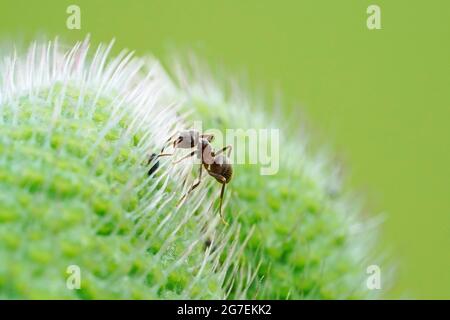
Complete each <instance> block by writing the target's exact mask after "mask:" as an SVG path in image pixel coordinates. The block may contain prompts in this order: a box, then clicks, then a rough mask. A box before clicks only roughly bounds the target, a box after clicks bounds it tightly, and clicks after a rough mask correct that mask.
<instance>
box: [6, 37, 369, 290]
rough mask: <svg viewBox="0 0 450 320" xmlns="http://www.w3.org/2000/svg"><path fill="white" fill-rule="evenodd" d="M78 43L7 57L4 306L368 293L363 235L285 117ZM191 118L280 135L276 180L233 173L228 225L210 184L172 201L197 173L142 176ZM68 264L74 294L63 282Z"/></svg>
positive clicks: (250, 170) (257, 173)
mask: <svg viewBox="0 0 450 320" xmlns="http://www.w3.org/2000/svg"><path fill="white" fill-rule="evenodd" d="M89 47H90V44H89V41H88V40H85V41H83V42H80V43H77V44H76V45H75V46H74V47H72V48H69V49H68V50H64V49H63V48H61V47H60V46H59V45H58V43H57V42H56V41H55V42H49V43H43V44H33V45H32V46H31V47H30V49H29V50H28V51H27V53H26V54H24V55H19V54H16V53H14V54H12V55H10V56H6V57H3V59H2V64H1V66H0V74H1V80H0V298H82V299H96V298H106V299H108V298H111V299H115V298H137V299H145V298H150V299H158V298H186V299H206V298H215V299H226V298H257V299H260V298H270V299H277V298H280V299H286V298H291V299H300V298H313V299H319V298H326V299H333V298H367V297H370V295H369V293H368V291H367V290H366V289H365V280H364V279H365V268H366V266H367V265H368V264H370V263H368V261H367V259H368V258H371V257H372V239H373V237H372V235H371V234H372V232H371V230H370V228H369V226H370V225H371V224H370V223H369V222H365V221H364V220H363V219H362V218H361V217H360V215H359V207H358V206H357V205H353V204H352V203H350V202H349V201H348V200H346V196H345V195H344V194H343V192H342V190H341V189H342V188H341V186H340V183H339V181H338V178H337V174H336V172H337V170H335V169H334V166H332V165H330V164H329V163H328V162H327V161H326V160H325V159H324V157H319V156H311V155H309V154H307V150H306V144H305V142H304V138H303V137H302V136H301V135H299V134H297V133H294V134H292V132H296V131H295V130H294V131H293V129H292V128H293V126H292V125H287V124H286V123H287V121H286V119H283V118H281V117H279V118H274V116H273V115H272V113H271V112H267V111H265V110H264V107H263V106H258V105H257V106H255V105H253V102H251V101H250V100H248V99H246V94H245V92H242V90H240V89H237V88H236V87H235V86H231V88H226V87H225V86H222V85H220V84H219V83H218V82H217V83H216V82H215V81H213V80H212V79H211V77H210V76H209V75H208V73H207V72H204V71H201V70H200V69H199V68H197V67H192V66H191V65H189V64H183V63H175V64H174V65H173V69H172V71H174V74H175V75H174V77H173V78H171V77H169V76H168V75H167V73H166V72H165V71H164V70H163V69H162V67H161V66H160V65H159V64H158V62H157V61H155V60H153V59H150V58H145V59H144V58H135V57H133V54H132V53H128V52H126V51H123V52H122V53H120V54H119V55H118V56H117V57H114V58H110V57H109V51H110V49H111V44H110V45H108V46H105V45H100V46H99V47H98V48H96V49H94V50H92V49H91V50H89ZM89 52H91V53H89ZM225 92H228V93H225ZM195 121H202V123H203V128H204V129H205V130H207V129H219V130H221V131H223V132H225V131H226V129H243V130H242V131H241V133H240V134H238V135H237V136H236V140H235V144H236V145H239V144H240V142H243V141H246V140H248V135H247V134H246V132H245V130H247V129H270V128H273V129H280V141H282V143H281V146H280V149H279V154H277V156H278V157H279V161H280V162H279V170H278V172H277V173H276V174H274V175H261V167H262V165H254V164H242V165H241V164H236V165H235V166H234V170H235V173H234V176H233V180H232V181H231V183H230V184H229V185H228V186H227V191H226V199H225V206H224V214H225V219H226V220H227V221H228V222H229V223H230V224H229V226H225V225H223V224H222V223H221V222H220V219H219V217H218V214H217V210H216V209H217V206H218V201H217V198H218V194H219V191H220V185H219V184H218V183H217V182H216V181H214V180H213V179H212V177H204V179H203V181H202V183H201V185H200V187H199V188H197V189H196V190H195V192H193V193H192V194H191V195H190V196H189V198H188V199H187V200H186V201H185V202H184V203H183V204H182V205H181V206H177V202H178V200H179V199H180V198H181V196H182V195H183V194H184V192H186V190H187V189H188V188H189V187H190V186H191V184H192V183H193V181H194V180H195V179H196V175H195V174H196V173H197V166H198V165H197V164H194V163H193V162H192V161H185V162H182V163H179V164H177V165H173V164H172V163H171V160H170V159H163V158H161V160H160V161H159V167H158V169H157V170H155V172H153V173H152V174H151V175H150V176H149V175H148V171H149V169H150V167H152V166H153V165H155V162H152V163H150V164H148V159H149V156H150V154H152V153H158V152H159V150H160V149H161V147H162V146H163V144H164V142H165V141H166V140H167V139H168V138H169V137H170V136H171V135H173V134H174V133H176V132H177V131H178V130H184V129H187V128H190V127H191V126H192V123H193V122H195ZM293 125H297V123H294V124H293ZM288 133H289V134H288ZM258 138H259V139H262V140H263V141H262V142H267V143H268V145H270V141H268V140H269V138H270V136H259V137H258ZM266 140H267V141H266ZM299 141H300V142H299ZM216 147H217V148H220V147H222V145H216ZM236 153H240V155H242V154H245V155H246V156H247V157H248V156H251V155H250V154H249V151H248V150H247V149H236V148H235V149H234V155H236ZM176 155H178V156H181V155H183V152H181V151H176ZM193 173H194V174H193ZM71 265H76V266H79V268H80V270H81V287H80V289H75V290H70V289H69V288H68V287H67V280H68V278H69V277H70V274H69V273H67V270H68V267H69V266H71Z"/></svg>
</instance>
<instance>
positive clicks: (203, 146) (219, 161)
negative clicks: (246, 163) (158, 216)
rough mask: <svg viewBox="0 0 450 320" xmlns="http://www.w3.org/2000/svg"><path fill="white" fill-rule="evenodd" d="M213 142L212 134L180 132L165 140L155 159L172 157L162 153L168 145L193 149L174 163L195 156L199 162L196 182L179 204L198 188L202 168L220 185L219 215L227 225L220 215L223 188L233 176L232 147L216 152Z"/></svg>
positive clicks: (190, 131) (192, 131)
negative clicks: (230, 159) (230, 157)
mask: <svg viewBox="0 0 450 320" xmlns="http://www.w3.org/2000/svg"><path fill="white" fill-rule="evenodd" d="M213 140H214V135H212V134H200V133H199V132H198V131H196V130H187V131H182V132H180V133H179V134H177V135H176V136H174V137H172V138H170V139H169V140H167V142H166V144H165V146H164V147H163V148H162V149H161V152H160V154H159V155H158V156H157V157H158V158H159V157H164V156H172V155H173V153H164V150H165V148H166V147H167V146H168V145H170V144H172V146H173V148H174V149H177V148H180V149H192V148H195V150H193V151H191V152H190V153H188V154H187V155H186V156H184V157H182V158H181V159H179V160H177V161H175V162H174V163H178V162H180V161H182V160H184V159H187V158H190V157H193V156H196V157H197V158H198V159H199V160H200V161H201V164H200V168H199V175H198V180H197V181H196V182H195V183H194V184H193V185H192V186H191V188H190V189H189V190H188V191H187V192H186V194H185V195H184V196H183V197H182V198H181V199H180V202H179V203H181V202H182V201H183V200H184V199H185V198H186V197H187V196H188V195H189V194H190V193H191V192H192V191H193V190H194V189H195V188H197V187H198V186H199V184H200V182H201V179H202V172H203V168H204V169H205V170H206V172H207V173H208V174H209V175H210V176H212V177H213V178H214V179H216V181H217V182H219V183H220V184H222V189H221V191H220V204H219V213H220V217H221V219H222V221H223V222H224V223H225V224H227V223H226V221H225V220H224V218H223V214H222V202H223V195H224V192H225V186H226V185H227V184H228V183H229V182H230V181H231V178H232V176H233V167H232V166H231V163H230V161H229V159H228V157H229V156H230V153H231V149H232V147H231V145H228V146H226V147H224V148H222V149H220V150H218V151H215V150H214V149H213V147H212V146H211V142H212V141H213ZM224 152H227V153H226V156H225V155H224Z"/></svg>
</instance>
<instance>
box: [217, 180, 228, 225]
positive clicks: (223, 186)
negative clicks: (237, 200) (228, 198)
mask: <svg viewBox="0 0 450 320" xmlns="http://www.w3.org/2000/svg"><path fill="white" fill-rule="evenodd" d="M225 186H226V184H225V183H224V184H222V190H220V202H219V214H220V219H222V222H223V223H225V225H228V222H226V221H225V219H224V218H223V213H222V202H223V194H224V193H225Z"/></svg>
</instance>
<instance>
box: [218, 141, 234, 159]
mask: <svg viewBox="0 0 450 320" xmlns="http://www.w3.org/2000/svg"><path fill="white" fill-rule="evenodd" d="M232 149H233V146H232V145H231V144H229V145H227V146H226V147H224V148H222V149H220V150H219V151H216V152H214V156H217V155H219V154H221V153H223V152H225V151H227V150H228V152H227V157H229V156H230V154H231V150H232Z"/></svg>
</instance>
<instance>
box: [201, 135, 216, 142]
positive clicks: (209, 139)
mask: <svg viewBox="0 0 450 320" xmlns="http://www.w3.org/2000/svg"><path fill="white" fill-rule="evenodd" d="M200 138H205V139H206V140H208V141H209V142H211V141H212V140H213V139H214V135H213V134H201V135H200Z"/></svg>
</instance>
